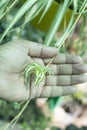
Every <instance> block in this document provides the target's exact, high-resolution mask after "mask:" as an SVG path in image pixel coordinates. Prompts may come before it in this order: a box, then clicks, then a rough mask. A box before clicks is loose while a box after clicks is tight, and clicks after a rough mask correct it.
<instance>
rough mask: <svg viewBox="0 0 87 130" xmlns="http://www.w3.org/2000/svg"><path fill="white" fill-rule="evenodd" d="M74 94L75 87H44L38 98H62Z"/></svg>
mask: <svg viewBox="0 0 87 130" xmlns="http://www.w3.org/2000/svg"><path fill="white" fill-rule="evenodd" d="M75 92H77V87H76V86H66V87H62V86H54V87H53V86H44V87H43V91H42V92H41V94H40V97H57V96H62V95H63V96H64V95H68V94H74V93H75Z"/></svg>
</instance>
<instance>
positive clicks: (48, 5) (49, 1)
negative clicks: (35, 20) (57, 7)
mask: <svg viewBox="0 0 87 130" xmlns="http://www.w3.org/2000/svg"><path fill="white" fill-rule="evenodd" d="M52 3H53V0H47V4H46V8H45V9H44V12H43V14H42V16H41V18H40V20H39V22H40V21H41V20H42V19H43V17H44V15H45V14H46V13H47V11H48V10H49V8H50V6H51V5H52Z"/></svg>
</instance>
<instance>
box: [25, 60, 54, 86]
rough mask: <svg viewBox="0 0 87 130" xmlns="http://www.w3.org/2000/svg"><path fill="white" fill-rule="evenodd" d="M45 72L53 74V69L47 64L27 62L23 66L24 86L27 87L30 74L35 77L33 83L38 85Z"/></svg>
mask: <svg viewBox="0 0 87 130" xmlns="http://www.w3.org/2000/svg"><path fill="white" fill-rule="evenodd" d="M46 73H48V74H51V75H53V71H52V70H51V69H50V68H49V67H48V66H42V65H40V64H39V63H37V62H34V63H31V64H28V65H27V66H26V67H25V76H24V83H25V86H26V87H28V85H29V83H30V79H31V76H32V75H33V76H34V79H35V85H39V84H40V83H41V81H42V80H43V79H44V77H45V74H46Z"/></svg>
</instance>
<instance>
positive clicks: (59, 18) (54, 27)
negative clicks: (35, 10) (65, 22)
mask: <svg viewBox="0 0 87 130" xmlns="http://www.w3.org/2000/svg"><path fill="white" fill-rule="evenodd" d="M69 3H70V0H67V1H66V0H65V1H64V3H63V4H60V7H59V9H58V10H57V13H56V15H55V17H54V19H53V21H52V24H51V26H50V29H49V31H48V33H47V36H46V38H45V41H44V44H45V45H48V46H49V45H50V44H51V42H52V39H53V37H54V35H55V33H56V32H57V30H58V28H59V26H60V23H61V21H62V19H63V16H64V14H65V12H66V10H67V8H68V5H69Z"/></svg>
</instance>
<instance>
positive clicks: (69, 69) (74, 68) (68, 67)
mask: <svg viewBox="0 0 87 130" xmlns="http://www.w3.org/2000/svg"><path fill="white" fill-rule="evenodd" d="M49 68H51V70H52V71H53V73H54V74H55V75H57V74H58V75H71V74H81V73H86V72H87V65H86V64H59V65H55V64H50V65H49Z"/></svg>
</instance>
